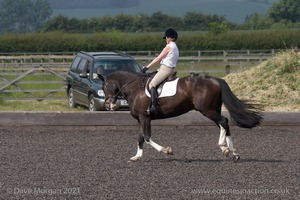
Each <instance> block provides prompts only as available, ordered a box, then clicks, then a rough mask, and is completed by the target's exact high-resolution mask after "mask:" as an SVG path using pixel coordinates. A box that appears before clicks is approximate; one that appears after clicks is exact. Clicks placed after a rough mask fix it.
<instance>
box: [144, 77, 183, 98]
mask: <svg viewBox="0 0 300 200" xmlns="http://www.w3.org/2000/svg"><path fill="white" fill-rule="evenodd" d="M178 80H179V78H177V79H175V80H174V81H168V82H166V83H165V84H164V85H163V87H162V91H161V93H160V94H159V96H158V98H162V97H171V96H174V95H175V94H176V91H177V83H178ZM145 93H146V95H147V96H148V97H151V95H150V94H149V91H148V90H147V88H145Z"/></svg>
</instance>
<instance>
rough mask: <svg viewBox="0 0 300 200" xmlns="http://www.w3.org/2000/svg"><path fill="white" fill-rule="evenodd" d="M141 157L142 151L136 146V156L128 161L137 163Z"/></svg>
mask: <svg viewBox="0 0 300 200" xmlns="http://www.w3.org/2000/svg"><path fill="white" fill-rule="evenodd" d="M142 155H143V149H141V148H140V147H139V146H138V149H137V152H136V155H135V156H133V157H131V158H130V160H131V161H137V160H139V159H140V158H141V157H142Z"/></svg>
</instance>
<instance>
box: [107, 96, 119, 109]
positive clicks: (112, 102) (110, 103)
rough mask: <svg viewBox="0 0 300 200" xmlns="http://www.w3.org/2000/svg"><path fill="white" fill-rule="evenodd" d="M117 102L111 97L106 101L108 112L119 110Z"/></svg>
mask: <svg viewBox="0 0 300 200" xmlns="http://www.w3.org/2000/svg"><path fill="white" fill-rule="evenodd" d="M115 102H116V100H115V99H113V98H111V97H109V98H107V99H106V100H105V108H106V110H109V111H113V110H116V108H117V104H116V103H115Z"/></svg>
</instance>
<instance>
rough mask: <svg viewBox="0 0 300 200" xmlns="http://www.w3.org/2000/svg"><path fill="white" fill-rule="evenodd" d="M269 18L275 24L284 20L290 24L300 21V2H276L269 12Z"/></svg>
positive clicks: (282, 0)
mask: <svg viewBox="0 0 300 200" xmlns="http://www.w3.org/2000/svg"><path fill="white" fill-rule="evenodd" d="M269 17H270V18H271V19H272V20H273V21H274V22H280V21H282V20H286V21H290V22H293V23H295V22H299V21H300V1H299V0H280V1H278V2H275V3H274V4H273V5H272V7H271V8H270V10H269Z"/></svg>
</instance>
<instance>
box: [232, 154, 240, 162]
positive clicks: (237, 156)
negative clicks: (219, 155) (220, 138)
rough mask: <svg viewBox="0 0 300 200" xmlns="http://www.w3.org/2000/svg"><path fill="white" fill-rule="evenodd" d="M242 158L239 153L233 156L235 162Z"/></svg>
mask: <svg viewBox="0 0 300 200" xmlns="http://www.w3.org/2000/svg"><path fill="white" fill-rule="evenodd" d="M240 158H241V157H240V156H239V155H234V156H233V162H237V161H239V160H240Z"/></svg>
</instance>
